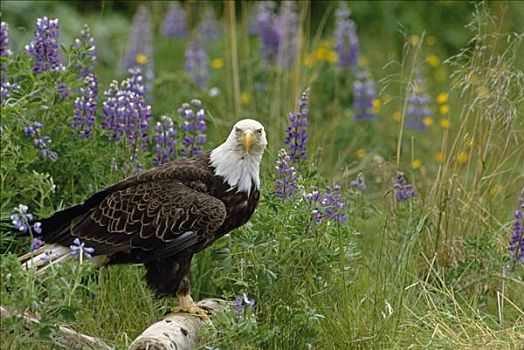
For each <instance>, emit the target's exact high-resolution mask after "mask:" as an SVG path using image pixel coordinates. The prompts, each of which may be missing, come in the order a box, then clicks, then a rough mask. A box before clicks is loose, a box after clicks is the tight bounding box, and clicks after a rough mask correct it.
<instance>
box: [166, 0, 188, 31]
mask: <svg viewBox="0 0 524 350" xmlns="http://www.w3.org/2000/svg"><path fill="white" fill-rule="evenodd" d="M162 32H163V33H164V35H165V36H166V37H168V38H181V37H184V36H186V34H187V22H186V10H185V9H184V8H183V7H182V6H181V5H180V3H179V2H178V1H172V2H171V6H170V7H169V10H168V11H167V14H166V18H165V19H164V25H163V27H162Z"/></svg>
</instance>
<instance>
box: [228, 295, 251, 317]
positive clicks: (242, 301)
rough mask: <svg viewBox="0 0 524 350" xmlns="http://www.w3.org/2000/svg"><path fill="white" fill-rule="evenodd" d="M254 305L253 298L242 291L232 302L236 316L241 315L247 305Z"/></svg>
mask: <svg viewBox="0 0 524 350" xmlns="http://www.w3.org/2000/svg"><path fill="white" fill-rule="evenodd" d="M254 305H255V299H249V298H248V296H247V294H246V293H243V294H242V296H240V295H239V296H237V297H236V298H235V301H234V302H233V306H234V307H235V312H236V313H237V315H238V316H241V315H243V314H244V311H245V309H246V306H247V307H253V306H254Z"/></svg>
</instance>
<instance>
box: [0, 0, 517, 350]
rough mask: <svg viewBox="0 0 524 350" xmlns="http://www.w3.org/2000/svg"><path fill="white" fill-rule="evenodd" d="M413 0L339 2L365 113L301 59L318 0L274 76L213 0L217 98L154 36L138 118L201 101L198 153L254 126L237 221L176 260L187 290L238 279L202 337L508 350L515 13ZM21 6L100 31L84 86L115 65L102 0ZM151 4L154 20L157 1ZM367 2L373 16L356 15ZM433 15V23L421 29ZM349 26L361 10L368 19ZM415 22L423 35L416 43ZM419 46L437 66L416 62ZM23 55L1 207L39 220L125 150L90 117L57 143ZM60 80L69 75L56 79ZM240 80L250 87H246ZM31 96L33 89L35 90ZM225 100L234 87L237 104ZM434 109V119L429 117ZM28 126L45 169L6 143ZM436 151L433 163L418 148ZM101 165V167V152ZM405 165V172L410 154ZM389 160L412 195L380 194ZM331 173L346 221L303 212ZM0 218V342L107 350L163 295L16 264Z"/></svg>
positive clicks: (116, 30) (13, 9)
mask: <svg viewBox="0 0 524 350" xmlns="http://www.w3.org/2000/svg"><path fill="white" fill-rule="evenodd" d="M350 5H351V4H350ZM426 5H427V4H422V3H421V4H418V5H416V7H412V6H411V5H410V4H408V3H398V4H396V3H395V4H393V3H383V4H377V5H367V4H365V3H356V4H355V7H354V8H353V10H354V17H355V19H356V20H357V24H358V28H359V29H358V30H359V35H360V39H361V50H362V55H363V56H365V57H366V60H367V61H368V63H367V65H368V68H369V69H370V71H371V72H372V74H373V76H374V78H375V80H376V81H377V87H378V90H379V91H380V100H381V102H382V105H381V110H380V112H379V117H378V120H377V121H375V122H360V123H357V122H354V121H353V120H352V119H351V116H352V115H351V113H352V112H351V102H352V98H353V96H352V93H351V84H352V82H353V80H354V77H353V76H352V75H351V74H350V73H342V72H339V71H337V70H336V69H335V68H334V66H333V65H332V64H330V63H328V62H325V61H317V62H316V63H315V64H314V65H310V64H307V58H308V57H309V56H310V55H312V54H313V55H314V54H315V52H317V49H318V47H319V46H321V45H327V46H328V47H332V46H329V45H332V43H330V42H329V41H327V42H326V40H328V39H329V38H330V37H331V30H332V27H333V24H332V20H333V13H332V12H333V11H334V10H335V4H329V5H326V6H325V7H322V8H320V9H321V10H322V11H324V12H315V13H316V14H318V13H321V14H322V16H320V17H319V16H317V15H315V16H313V15H312V12H311V11H312V10H315V11H318V10H319V7H318V6H320V5H318V4H316V3H312V4H307V5H305V6H304V7H302V8H301V10H300V18H301V21H302V24H303V28H304V31H303V32H302V33H301V34H300V35H301V37H302V38H303V40H302V41H301V44H300V47H299V50H300V55H299V56H298V57H297V62H296V64H295V65H294V66H293V68H291V69H289V70H287V69H279V68H277V67H274V66H271V67H265V66H263V65H262V64H261V63H260V59H259V53H258V41H257V40H256V39H255V38H254V37H252V36H248V35H247V14H248V5H246V4H242V5H239V6H237V9H236V10H237V11H236V13H235V15H236V20H235V19H234V18H233V17H232V10H233V8H232V7H228V6H230V5H228V4H225V5H223V6H222V5H220V6H218V5H216V10H218V11H219V13H221V14H224V20H223V22H221V23H222V24H223V29H224V31H225V33H226V34H225V35H224V37H223V39H221V40H217V41H216V42H213V43H211V44H209V47H208V53H209V57H210V59H215V58H222V59H224V62H225V66H224V67H223V68H222V69H216V70H212V76H211V82H210V86H217V87H219V88H220V91H221V94H220V95H219V96H218V97H210V96H209V95H208V93H207V90H203V89H198V88H196V87H195V86H193V85H191V84H189V82H188V77H187V75H186V73H184V72H183V64H184V63H183V62H184V54H183V53H184V49H185V44H186V43H185V39H176V40H166V39H164V38H163V37H161V35H160V34H159V35H158V36H157V39H156V40H155V73H156V80H155V82H154V94H153V99H152V101H151V104H152V107H153V111H154V117H155V119H158V118H159V116H160V115H162V114H166V113H172V112H173V111H175V110H176V108H178V107H179V106H180V104H181V103H182V102H184V101H188V100H189V99H191V98H195V97H198V98H201V99H202V100H203V103H204V106H205V107H206V109H207V110H208V111H209V114H210V118H209V123H208V127H209V140H210V141H209V145H208V149H209V148H210V147H212V145H215V144H216V143H218V142H221V140H222V139H223V138H224V137H225V135H226V133H227V132H228V130H229V128H230V127H231V124H232V122H233V121H235V120H237V119H240V118H243V117H245V116H253V117H255V118H256V119H258V120H260V121H261V122H262V123H264V125H265V126H266V129H267V131H268V135H269V141H270V144H269V147H268V151H267V154H266V155H265V156H264V160H263V167H262V175H261V177H262V199H261V202H260V205H259V208H258V209H257V212H256V213H255V215H254V216H253V218H252V219H251V221H250V222H249V223H248V224H247V225H245V226H244V227H242V228H240V229H238V230H236V231H235V232H232V233H231V234H230V235H227V236H225V237H223V238H222V239H220V240H219V241H218V242H216V243H215V244H214V245H213V246H212V247H210V248H209V249H207V250H206V251H204V252H202V253H200V254H199V255H198V256H197V257H196V258H195V259H194V263H193V266H192V281H193V282H192V284H193V294H194V297H195V299H201V298H205V297H219V298H225V299H228V300H234V298H235V296H237V295H242V293H244V292H245V293H247V294H248V296H249V297H250V298H254V299H255V301H256V304H255V307H254V308H252V309H251V308H248V309H247V310H246V313H245V314H244V315H243V316H242V317H237V316H236V315H235V313H234V311H232V310H226V311H225V312H224V313H223V314H220V315H217V316H215V317H214V318H213V325H212V326H208V327H206V329H204V330H203V332H202V335H201V338H202V348H204V349H205V348H210V347H219V348H220V349H307V348H310V347H311V348H313V349H407V348H409V349H520V348H522V344H524V300H523V298H522V291H523V290H524V282H523V280H524V268H523V266H522V265H517V266H516V269H515V270H514V271H513V272H512V273H511V274H510V275H509V276H504V274H503V268H504V266H506V265H508V264H509V263H510V259H509V255H508V252H507V246H508V242H509V238H510V235H511V231H512V220H513V216H512V213H513V211H514V210H515V209H517V208H518V205H519V203H518V200H517V198H518V194H519V192H520V191H521V189H522V188H523V184H524V171H523V168H522V164H524V152H522V151H521V150H522V148H523V147H522V145H523V144H524V118H523V117H522V116H523V109H522V101H523V99H524V96H523V91H524V81H523V79H522V62H521V61H520V60H519V59H518V58H519V57H522V43H521V39H522V33H520V36H519V35H517V34H515V33H513V32H512V31H515V30H519V29H518V28H517V29H515V27H516V26H515V23H519V21H520V23H522V18H523V17H522V16H523V13H524V10H523V6H522V5H520V4H518V3H509V4H501V5H499V4H489V5H485V4H484V5H482V4H480V5H477V6H475V8H473V6H469V7H468V6H466V5H464V4H461V5H457V6H460V7H457V8H455V10H457V11H458V9H459V8H460V10H461V13H462V14H463V17H464V18H467V19H468V20H465V19H464V20H462V21H458V19H456V18H454V16H452V17H453V18H449V26H446V25H445V24H446V22H445V19H446V16H447V15H448V14H450V13H451V12H453V11H452V10H451V9H449V8H448V6H451V5H450V4H447V2H443V3H438V6H437V5H435V6H436V7H435V8H434V12H435V13H433V14H428V13H427V11H425V12H423V11H422V9H424V6H426ZM17 6H22V5H16V6H15V5H14V4H11V3H7V4H6V5H4V3H3V4H2V12H3V15H4V12H5V18H4V19H3V20H6V21H9V20H13V22H14V23H16V24H17V25H18V26H23V25H24V23H32V22H33V21H34V18H33V17H31V18H27V17H28V16H27V15H24V14H23V12H24V11H22V10H23V8H24V7H23V6H22V7H17ZM25 6H27V4H26V5H25ZM35 6H36V9H37V12H38V15H39V16H40V15H44V14H46V13H48V12H49V13H50V15H52V14H54V15H57V16H64V17H67V16H71V17H70V18H69V17H68V18H67V20H66V18H64V19H62V17H59V18H60V20H61V21H62V20H63V25H64V28H65V29H64V31H65V32H66V35H65V36H64V37H65V38H69V37H73V36H74V35H76V34H74V33H77V32H78V31H79V29H80V28H81V24H83V22H84V21H85V22H88V23H90V24H91V26H92V29H93V33H94V35H95V39H97V43H98V42H100V44H99V48H100V49H99V52H100V56H101V64H100V65H99V66H98V67H97V73H98V74H99V76H100V91H101V92H102V91H104V90H105V89H106V88H107V85H108V83H109V81H111V80H112V79H115V78H118V77H121V73H120V72H119V67H117V64H113V63H114V62H117V61H119V60H120V59H121V52H122V51H123V48H124V45H125V44H124V43H125V35H126V28H127V24H128V21H127V19H126V17H125V15H124V14H123V13H119V12H117V11H111V10H110V9H107V8H106V9H105V10H104V11H99V12H90V13H86V14H84V17H82V16H81V15H79V14H78V13H77V12H76V11H74V10H73V9H72V8H71V7H69V6H65V5H63V6H52V5H50V4H49V3H45V4H43V5H36V4H35ZM188 6H189V5H188ZM195 6H197V5H195ZM198 6H203V4H201V3H199V4H198ZM373 6H376V8H374V7H373ZM427 6H429V5H427ZM151 8H152V10H153V12H154V13H155V14H156V15H157V16H155V22H156V23H157V24H160V22H161V21H160V20H159V19H158V18H162V16H161V15H162V14H163V12H164V10H165V4H162V3H154V4H152V5H151ZM20 9H22V10H20ZM372 10H377V11H376V12H377V13H379V14H376V18H375V17H374V16H375V15H373V13H374V12H373V11H372ZM378 10H380V11H378ZM46 11H48V12H46ZM193 11H195V13H198V11H196V10H195V9H193ZM391 11H395V13H396V14H397V15H398V18H400V19H401V20H402V21H401V24H405V25H406V28H405V30H406V33H405V35H401V34H400V33H395V34H391V33H392V32H394V30H396V29H398V27H396V26H397V24H396V23H392V22H391V21H392V19H391V18H390V17H391V16H388V15H387V14H388V13H390V12H391ZM417 11H419V12H417ZM40 12H42V13H40ZM424 16H427V17H424ZM450 16H451V15H450ZM313 17H314V18H313ZM418 17H421V18H424V19H425V21H422V20H421V19H420V18H418ZM439 18H440V20H442V21H443V22H438V23H439V25H438V26H436V25H435V22H434V21H437V19H439ZM442 18H444V19H442ZM75 19H76V20H75ZM380 19H381V20H380ZM310 20H311V21H310ZM365 20H367V21H369V22H364V21H365ZM440 20H439V21H440ZM24 21H25V22H24ZM358 21H362V22H358ZM457 21H458V23H457ZM468 21H470V22H471V23H470V25H469V26H468V28H467V29H464V28H463V27H464V26H466V25H467V23H468ZM366 23H371V24H375V27H378V29H377V30H376V32H375V31H374V30H372V29H373V28H375V27H374V26H371V24H370V26H367V25H366ZM426 24H427V26H428V27H429V28H425V25H426ZM441 27H445V28H441ZM392 28H393V29H392ZM439 28H440V29H442V31H443V33H442V36H439V35H438V30H439ZM417 29H420V31H416V30H417ZM426 29H427V33H422V30H426ZM414 30H415V31H414ZM11 31H12V32H13V36H14V37H15V38H17V40H19V41H20V42H24V43H25V42H26V41H28V40H29V37H30V34H31V31H32V29H27V31H26V32H25V33H24V31H23V30H22V29H16V27H15V26H14V25H13V26H12V27H11ZM233 33H234V34H235V35H236V41H237V42H236V49H235V45H234V44H232V34H233ZM377 33H382V34H383V35H378V34H377ZM97 34H98V35H99V37H97ZM415 34H416V35H417V38H418V39H419V40H418V41H416V40H414V39H415V37H414V36H413V35H415ZM430 36H435V38H436V42H437V44H435V45H428V37H430ZM469 39H471V41H470V42H468V41H467V40H469ZM64 40H66V39H64ZM457 47H466V48H467V49H464V50H456V49H457ZM430 54H435V55H437V56H438V57H439V59H440V61H441V63H440V64H439V65H437V66H435V67H433V66H431V65H428V64H427V62H426V58H427V57H428V55H430ZM235 57H236V59H235ZM444 61H446V62H445V63H444ZM28 67H30V65H29V61H28V59H27V58H24V57H21V58H17V61H16V62H15V63H10V71H9V73H10V75H9V76H10V77H11V76H14V77H17V78H18V79H19V81H20V82H21V83H23V84H25V85H24V89H25V90H23V92H22V93H21V94H20V96H18V98H19V99H18V100H17V103H15V104H13V105H8V106H2V122H1V123H2V134H1V146H2V147H1V156H2V164H1V199H2V204H1V217H2V219H8V218H9V216H10V214H11V210H12V208H13V207H14V206H16V205H18V204H19V203H26V204H28V205H29V206H30V209H31V210H32V211H33V212H34V213H35V214H36V215H38V216H39V217H43V216H46V215H49V214H51V213H52V212H53V211H54V210H56V209H58V208H62V207H66V206H68V205H71V204H73V203H77V202H79V201H81V200H82V199H85V198H86V197H87V196H88V195H89V194H90V193H92V192H93V191H95V190H98V189H101V188H103V187H104V186H107V185H109V184H111V183H114V182H115V181H118V180H119V179H121V178H122V177H123V176H124V175H125V167H122V166H125V164H126V162H128V156H129V155H128V154H127V153H126V150H125V149H124V148H123V147H122V146H121V145H119V144H109V143H108V142H107V141H106V138H105V137H104V136H103V135H101V133H100V130H98V131H97V134H96V137H94V138H92V139H91V140H89V141H86V142H84V141H78V140H74V139H73V138H72V137H71V135H70V132H69V129H68V123H67V121H68V118H70V117H71V113H72V106H71V101H69V102H61V101H58V100H57V99H56V96H55V91H54V86H55V85H54V84H55V82H56V79H58V78H57V76H54V75H49V76H46V77H45V78H42V79H41V80H38V79H35V78H32V75H31V73H30V68H28ZM67 74H68V75H67V76H66V77H67V79H70V81H71V82H73V81H74V79H75V76H74V74H69V73H67ZM419 75H422V76H424V78H425V81H426V84H427V87H428V93H429V94H430V95H431V96H432V97H433V99H434V98H435V97H436V96H437V95H438V94H440V93H441V92H447V93H449V103H448V105H449V107H450V112H449V114H446V115H440V114H439V111H438V108H439V106H438V104H437V103H433V104H432V112H433V113H434V115H433V119H434V124H433V125H432V126H431V127H430V128H429V129H428V130H427V131H424V132H414V131H412V130H408V129H404V128H402V121H403V120H404V118H405V114H406V111H405V110H406V99H407V95H408V92H409V91H410V88H411V87H412V85H413V78H414V77H416V76H419ZM257 83H263V84H265V85H266V89H265V90H263V91H261V90H258V89H257ZM306 87H310V88H311V100H310V115H309V123H310V124H309V129H308V131H309V146H308V159H307V160H306V161H301V162H300V163H299V164H298V166H297V170H298V172H299V174H300V178H299V180H298V195H297V196H296V198H294V199H287V200H282V199H279V198H277V197H276V196H275V195H274V189H275V185H274V183H275V181H274V180H275V176H276V175H275V173H274V165H275V159H276V155H277V153H278V150H279V149H280V148H282V147H283V146H284V144H283V136H284V130H285V126H286V125H287V114H288V113H289V112H292V111H296V110H297V99H298V97H299V96H300V93H301V92H302V91H303V90H304V89H305V88H306ZM34 91H40V92H41V93H40V95H38V96H37V97H35V96H34V95H32V94H31V93H32V92H34ZM242 96H244V97H245V96H248V97H249V101H248V102H246V101H244V102H242V101H243V100H242ZM43 105H45V106H46V108H42V106H43ZM394 115H397V116H400V121H401V122H400V123H399V121H398V120H395V118H394ZM444 118H446V119H449V121H450V127H449V128H442V127H440V126H439V122H440V120H441V119H444ZM35 120H41V121H44V122H45V124H46V125H49V129H48V130H49V131H48V132H49V133H50V134H51V135H52V136H53V147H56V150H57V151H58V152H59V154H60V158H59V161H57V162H56V163H48V162H45V161H42V160H40V159H39V158H38V157H37V155H36V152H35V151H34V149H33V148H32V145H31V142H30V141H28V140H27V139H24V138H23V137H22V128H23V126H25V125H27V124H28V123H29V122H31V121H35ZM359 150H361V151H360V152H359ZM357 153H358V154H360V156H359V155H357ZM437 153H440V154H441V155H442V160H441V161H440V162H437V161H435V160H434V158H435V155H436V154H437ZM464 155H465V156H467V159H465V158H464ZM361 156H362V157H361ZM141 157H142V158H141V159H142V160H143V161H144V163H145V164H146V166H149V165H150V164H151V160H150V158H151V157H150V154H149V153H144V154H142V155H141ZM461 157H462V158H461ZM113 159H114V160H115V162H116V163H117V164H118V165H119V167H118V168H114V167H113V166H112V165H111V164H112V161H113ZM461 159H462V160H461ZM464 159H465V160H464ZM414 160H420V162H421V166H420V167H412V163H413V161H414ZM397 170H400V171H403V172H405V173H406V174H407V175H408V178H409V179H410V181H411V182H412V183H413V184H414V185H415V186H416V189H417V191H418V193H419V194H418V196H417V197H415V198H413V199H412V200H410V201H407V202H405V203H396V202H395V199H394V192H393V187H392V185H393V182H394V177H395V173H396V171H397ZM358 173H363V174H364V175H365V178H366V181H367V183H368V186H369V188H368V189H367V190H366V191H363V192H362V193H361V192H359V191H355V190H352V189H351V188H350V185H349V184H350V181H351V180H353V179H354V178H355V177H356V176H357V174H358ZM333 183H338V184H341V186H342V197H343V198H344V200H345V201H346V204H347V207H346V210H347V214H348V221H346V222H343V223H334V222H323V223H321V224H315V223H314V220H313V217H312V213H311V209H312V208H310V207H309V205H308V202H307V200H306V199H305V196H306V194H307V193H310V192H311V191H312V190H313V187H314V186H316V187H317V188H320V189H322V188H323V187H324V186H325V185H328V184H333ZM53 184H54V185H56V188H55V187H54V186H53ZM1 229H2V231H1V236H0V238H1V240H0V248H1V250H2V255H1V264H0V271H1V273H2V282H1V288H0V296H1V302H2V305H4V306H5V307H7V308H8V309H10V310H13V311H16V312H19V313H22V312H24V311H28V312H30V313H33V314H37V315H39V316H40V317H41V318H42V324H41V325H40V326H36V325H35V326H32V327H29V328H26V327H24V325H23V323H22V321H21V320H20V319H19V318H17V317H11V318H6V319H2V326H1V337H0V347H1V348H2V349H32V348H34V349H55V348H60V346H59V345H58V344H57V343H55V342H53V341H52V340H51V338H50V332H51V331H52V330H53V329H54V328H55V327H56V326H57V325H60V324H67V325H68V326H70V327H71V328H73V329H76V330H79V331H81V332H84V333H86V334H88V335H92V336H97V337H100V338H101V339H104V340H105V341H107V342H108V343H110V344H112V345H114V346H115V347H116V348H118V349H125V348H126V347H127V346H128V345H129V344H130V342H131V341H132V340H133V339H134V338H135V337H136V336H137V335H138V334H139V333H140V332H141V331H143V330H144V329H145V328H146V327H147V326H148V325H150V324H152V323H153V322H155V321H157V320H159V319H160V318H161V317H162V315H163V314H165V313H166V312H167V311H168V310H169V309H170V307H171V306H172V305H173V303H174V300H172V299H168V300H165V299H157V298H155V297H154V296H153V294H152V292H151V291H150V290H149V289H148V288H147V286H146V284H145V282H144V280H143V278H142V276H143V274H144V271H143V267H142V266H116V267H109V268H101V269H99V270H96V269H95V268H94V267H92V266H91V265H90V264H82V265H79V264H78V263H76V262H68V263H64V264H62V266H59V267H56V268H55V269H53V270H51V269H50V270H48V271H47V272H46V273H45V274H44V275H43V276H40V277H36V276H35V275H34V273H33V272H31V271H27V272H26V271H23V270H22V269H21V268H20V266H19V264H18V262H17V260H16V255H17V254H20V253H23V252H25V251H26V250H27V245H28V240H27V239H25V238H21V237H15V236H13V234H12V233H11V232H10V230H9V227H8V225H4V224H2V227H1Z"/></svg>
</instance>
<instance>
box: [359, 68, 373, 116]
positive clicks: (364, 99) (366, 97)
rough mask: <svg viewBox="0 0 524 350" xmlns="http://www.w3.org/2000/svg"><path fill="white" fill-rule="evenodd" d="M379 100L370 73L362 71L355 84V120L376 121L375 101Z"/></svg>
mask: <svg viewBox="0 0 524 350" xmlns="http://www.w3.org/2000/svg"><path fill="white" fill-rule="evenodd" d="M375 98H377V93H376V91H375V82H374V81H373V79H371V77H370V76H369V73H368V72H367V71H365V70H362V71H360V72H358V73H357V79H356V80H355V81H354V82H353V111H354V113H355V114H354V115H353V119H354V120H356V121H361V120H374V119H376V115H375V111H374V110H373V100H374V99H375Z"/></svg>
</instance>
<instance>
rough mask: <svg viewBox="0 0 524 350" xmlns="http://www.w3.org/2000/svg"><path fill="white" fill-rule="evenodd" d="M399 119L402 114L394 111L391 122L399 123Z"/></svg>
mask: <svg viewBox="0 0 524 350" xmlns="http://www.w3.org/2000/svg"><path fill="white" fill-rule="evenodd" d="M401 119H402V114H401V113H400V111H396V112H395V113H393V120H395V121H397V122H399V121H400V120H401Z"/></svg>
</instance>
